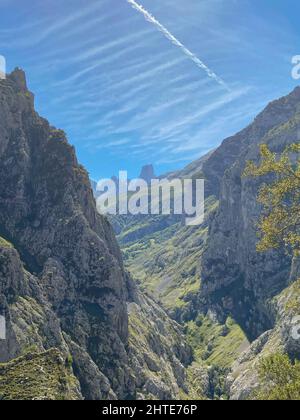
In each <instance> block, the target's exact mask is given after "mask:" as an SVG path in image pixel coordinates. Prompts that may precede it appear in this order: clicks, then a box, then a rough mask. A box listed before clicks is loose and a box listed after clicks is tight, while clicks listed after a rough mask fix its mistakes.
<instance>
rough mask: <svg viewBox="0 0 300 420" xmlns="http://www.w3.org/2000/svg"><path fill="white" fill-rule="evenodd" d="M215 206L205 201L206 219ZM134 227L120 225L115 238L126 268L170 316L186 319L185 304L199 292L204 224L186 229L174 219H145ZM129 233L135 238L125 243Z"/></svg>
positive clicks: (186, 306) (211, 200)
mask: <svg viewBox="0 0 300 420" xmlns="http://www.w3.org/2000/svg"><path fill="white" fill-rule="evenodd" d="M217 205H218V203H217V201H216V200H215V199H214V198H210V199H208V200H207V201H206V215H207V217H208V216H209V214H210V213H211V212H212V211H214V210H215V208H216V207H217ZM159 220H160V225H161V227H159ZM121 223H122V221H121ZM123 223H124V221H123ZM135 223H136V224H133V225H132V224H128V225H127V226H124V224H123V225H122V231H121V233H120V234H119V236H118V240H119V242H120V244H121V247H122V251H123V255H124V261H125V265H126V268H127V269H128V270H129V271H130V273H131V275H132V277H133V278H134V279H135V280H136V281H137V283H138V284H139V285H140V286H141V288H142V290H144V291H146V292H147V293H149V294H150V295H152V296H154V298H155V299H157V300H159V301H160V302H161V304H162V306H163V307H164V308H165V309H166V310H167V311H168V312H169V314H170V315H171V316H173V317H174V318H176V319H178V320H182V318H189V317H190V314H189V304H190V303H191V302H192V301H193V298H194V297H196V295H197V293H198V291H199V288H200V280H201V272H200V265H201V264H200V261H201V256H202V253H203V250H204V246H205V242H206V238H207V233H208V229H207V224H206V223H204V224H203V225H202V226H195V227H186V226H184V225H183V224H182V223H181V222H180V221H178V218H176V217H174V218H173V220H172V218H171V219H170V218H169V219H165V218H164V217H163V216H159V218H157V217H156V218H154V219H152V218H151V217H150V216H149V218H148V217H146V218H142V219H141V220H140V223H138V222H136V221H135ZM145 226H147V229H146V228H145ZM151 227H152V229H151ZM132 232H134V233H135V235H133V236H132V237H131V238H132V240H131V241H129V242H128V237H129V233H130V234H132ZM124 238H126V241H124ZM133 238H136V239H133ZM182 315H183V316H182Z"/></svg>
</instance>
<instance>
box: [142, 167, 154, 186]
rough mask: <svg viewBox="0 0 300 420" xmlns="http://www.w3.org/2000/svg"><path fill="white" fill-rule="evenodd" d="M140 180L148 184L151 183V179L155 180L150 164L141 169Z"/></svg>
mask: <svg viewBox="0 0 300 420" xmlns="http://www.w3.org/2000/svg"><path fill="white" fill-rule="evenodd" d="M140 178H141V179H143V180H144V181H146V182H147V183H148V184H149V183H150V182H151V180H152V179H156V178H157V177H156V175H155V173H154V167H153V165H152V164H149V165H145V166H143V167H142V170H141V173H140Z"/></svg>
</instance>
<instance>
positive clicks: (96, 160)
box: [0, 0, 300, 179]
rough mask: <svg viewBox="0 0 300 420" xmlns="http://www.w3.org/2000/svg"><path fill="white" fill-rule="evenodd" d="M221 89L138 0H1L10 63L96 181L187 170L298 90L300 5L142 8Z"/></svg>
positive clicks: (223, 1) (209, 1)
mask: <svg viewBox="0 0 300 420" xmlns="http://www.w3.org/2000/svg"><path fill="white" fill-rule="evenodd" d="M138 3H139V4H141V5H143V7H144V8H145V9H147V10H148V11H149V12H150V13H152V15H154V16H155V18H156V19H157V20H158V21H159V22H160V23H161V24H162V25H164V26H165V27H166V28H167V29H168V30H169V31H170V32H171V33H172V35H173V36H174V37H176V38H177V39H179V40H180V41H181V43H182V44H183V45H184V46H185V47H186V48H187V49H188V50H190V51H191V52H193V53H194V54H195V55H196V56H197V57H198V58H199V59H200V60H201V61H202V62H204V63H205V65H206V66H207V67H208V68H209V69H210V70H211V71H213V72H214V73H215V74H216V75H217V76H218V77H220V78H221V79H222V80H224V82H225V83H226V85H227V86H228V87H229V90H227V89H225V88H224V86H222V85H220V84H219V83H217V81H216V80H215V79H214V78H211V77H209V76H208V75H207V73H206V72H205V71H204V70H202V69H200V68H199V67H197V66H196V64H195V63H194V62H192V61H191V60H190V59H188V58H187V56H186V55H185V54H184V53H183V51H182V50H180V49H179V48H178V47H176V46H174V45H173V44H172V43H171V42H170V40H168V39H166V37H164V35H163V34H162V33H161V32H160V31H158V30H157V28H156V27H155V26H154V25H152V24H151V23H149V22H147V21H146V20H145V19H144V17H143V16H142V14H140V13H138V12H137V11H136V10H134V9H133V8H132V7H131V6H130V4H128V2H127V1H126V0H97V1H96V0H89V1H86V0H84V1H83V0H64V1H61V0H31V1H30V7H29V4H28V2H25V1H24V0H2V1H1V0H0V7H1V9H0V54H1V55H4V56H5V57H6V60H7V67H8V69H9V70H11V69H13V68H14V67H16V66H19V67H22V68H24V70H25V71H26V73H27V79H28V84H29V88H30V89H31V90H32V91H33V92H34V93H35V95H36V107H37V110H38V112H39V113H40V114H41V115H43V116H44V117H46V118H47V119H49V121H50V122H51V123H52V124H53V125H55V126H57V127H59V128H63V129H64V130H65V131H66V132H67V135H68V138H69V141H70V142H71V143H72V144H74V145H75V147H76V150H77V154H78V157H79V160H80V161H81V162H82V163H83V164H84V165H85V166H86V168H87V169H88V171H89V172H90V174H91V177H92V178H94V179H99V178H100V177H106V176H111V175H112V174H117V172H118V171H119V170H128V171H129V174H130V176H136V175H138V173H139V171H140V167H141V166H142V165H144V164H147V163H153V164H154V165H155V168H156V172H157V173H164V172H166V171H169V170H173V169H175V168H180V167H183V166H184V165H185V164H186V163H189V162H191V161H192V160H194V159H196V158H198V157H200V156H201V155H202V154H204V153H206V152H207V151H208V150H210V149H212V148H214V147H216V146H217V145H218V144H219V143H220V142H221V141H222V140H223V139H224V138H225V137H227V136H229V135H231V134H234V133H235V132H236V131H238V130H239V129H241V128H243V127H244V126H245V125H247V124H248V123H249V122H251V120H252V119H253V117H254V116H255V115H256V114H257V113H258V112H259V111H260V110H261V109H262V108H263V107H264V106H265V105H266V104H267V103H268V102H269V101H270V100H273V99H276V98H277V97H279V96H282V95H284V94H287V93H288V92H289V91H290V90H292V89H293V87H294V86H296V85H297V82H296V81H295V80H293V79H292V77H291V68H292V65H291V58H292V56H294V55H298V54H300V24H299V15H300V3H299V1H298V0H140V1H138Z"/></svg>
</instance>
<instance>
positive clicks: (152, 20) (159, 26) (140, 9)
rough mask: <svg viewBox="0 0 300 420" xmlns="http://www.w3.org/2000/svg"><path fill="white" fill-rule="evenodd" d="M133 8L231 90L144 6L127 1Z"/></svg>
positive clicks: (212, 77) (201, 67) (132, 0)
mask: <svg viewBox="0 0 300 420" xmlns="http://www.w3.org/2000/svg"><path fill="white" fill-rule="evenodd" d="M127 2H128V3H129V4H131V6H132V7H133V8H134V9H135V10H137V11H138V12H140V13H142V14H143V15H144V17H145V19H146V20H147V21H148V22H150V23H152V24H153V25H155V26H156V27H157V29H158V30H159V31H160V32H162V33H163V35H164V36H165V37H166V38H167V39H169V40H170V41H171V42H172V44H173V45H175V46H176V47H178V48H180V49H181V51H182V52H183V53H184V54H185V55H186V56H187V57H188V58H189V59H190V60H192V61H193V62H194V63H195V64H196V66H197V67H199V68H200V69H202V70H204V71H205V72H206V74H207V75H208V76H209V77H210V78H211V79H214V80H215V81H216V82H217V83H219V85H221V86H223V87H224V88H225V89H227V90H230V89H229V87H228V86H227V85H226V83H225V82H224V80H222V79H221V78H220V77H219V76H217V75H216V74H215V73H214V72H213V71H212V70H210V69H209V68H208V67H207V65H206V64H204V63H203V61H201V60H200V59H199V58H198V57H197V56H196V55H195V54H194V53H192V52H191V51H190V50H189V49H188V48H186V47H185V46H184V45H183V44H182V43H181V42H180V41H179V40H178V39H177V38H175V36H174V35H172V34H171V32H170V31H168V29H167V28H165V27H164V26H163V25H162V24H161V23H160V22H159V21H158V20H157V19H156V18H155V17H154V16H152V15H151V13H149V12H148V11H147V10H146V9H144V7H143V6H141V5H140V4H138V3H137V2H136V1H135V0H127Z"/></svg>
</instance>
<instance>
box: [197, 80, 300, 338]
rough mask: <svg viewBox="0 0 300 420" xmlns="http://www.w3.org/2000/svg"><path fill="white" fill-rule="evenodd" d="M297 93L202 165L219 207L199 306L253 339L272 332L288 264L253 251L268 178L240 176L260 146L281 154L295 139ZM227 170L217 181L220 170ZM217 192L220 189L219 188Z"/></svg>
mask: <svg viewBox="0 0 300 420" xmlns="http://www.w3.org/2000/svg"><path fill="white" fill-rule="evenodd" d="M299 106H300V88H297V89H295V90H294V91H293V92H292V93H291V94H290V95H288V96H287V97H284V98H282V99H279V100H277V101H275V102H273V103H271V104H270V105H269V106H268V107H267V108H266V109H265V110H264V111H263V112H262V113H261V114H260V115H259V116H258V117H257V118H256V119H255V121H254V123H253V124H251V125H250V126H249V127H248V128H247V129H246V130H244V131H242V132H241V133H239V134H238V135H237V136H235V137H233V138H231V139H229V140H226V141H225V142H224V143H223V145H222V146H221V147H220V148H219V149H218V150H217V151H216V152H215V153H214V154H213V155H212V157H211V158H210V159H208V161H207V162H206V163H205V168H204V172H205V175H206V177H208V178H209V182H211V181H212V180H213V181H214V180H216V183H217V185H220V187H219V191H220V195H219V199H220V205H219V208H218V210H217V212H216V214H215V215H214V217H212V218H211V223H210V228H209V234H208V246H207V250H206V252H205V253H204V256H203V260H202V284H201V291H200V298H201V302H202V303H203V306H204V307H206V308H210V310H213V311H214V312H215V313H216V314H217V315H218V317H219V319H224V318H226V316H227V315H228V314H231V315H233V316H234V318H235V319H236V320H238V321H239V323H240V324H241V325H242V326H243V328H244V330H245V331H246V332H247V334H248V336H249V337H250V338H251V339H253V338H256V337H258V336H259V335H260V334H261V333H263V332H264V331H266V330H267V329H269V328H271V327H272V326H273V323H274V312H273V311H272V308H270V306H269V305H268V302H269V300H270V299H271V298H272V297H274V296H275V295H276V294H278V293H279V292H280V291H282V290H283V289H284V288H285V287H286V286H287V284H288V281H289V277H290V270H291V260H290V259H289V257H287V256H286V255H285V254H283V252H280V251H278V252H277V251H274V252H269V253H266V254H259V253H257V252H256V243H257V233H256V232H257V226H256V223H257V221H258V219H259V217H260V214H261V208H260V205H259V204H258V203H257V199H256V198H257V194H258V190H259V187H260V186H261V185H262V183H263V182H265V181H266V179H248V178H244V177H243V172H244V169H245V165H246V162H247V161H248V160H252V161H256V162H258V159H259V145H260V144H262V143H267V144H268V145H269V147H270V148H271V150H273V151H276V152H280V151H282V150H283V149H284V147H285V146H286V145H287V144H290V143H292V142H295V141H297V140H298V136H299V128H300V113H299V109H300V108H299ZM216 162H220V165H221V166H222V164H223V163H222V162H225V164H226V170H225V171H223V170H222V171H221V172H224V174H223V177H222V179H221V181H220V182H217V178H218V177H219V172H218V173H217V171H215V169H214V168H216V169H218V171H219V168H220V166H216ZM217 189H218V188H217Z"/></svg>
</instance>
